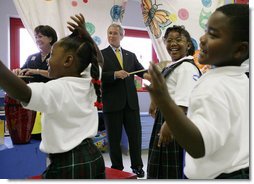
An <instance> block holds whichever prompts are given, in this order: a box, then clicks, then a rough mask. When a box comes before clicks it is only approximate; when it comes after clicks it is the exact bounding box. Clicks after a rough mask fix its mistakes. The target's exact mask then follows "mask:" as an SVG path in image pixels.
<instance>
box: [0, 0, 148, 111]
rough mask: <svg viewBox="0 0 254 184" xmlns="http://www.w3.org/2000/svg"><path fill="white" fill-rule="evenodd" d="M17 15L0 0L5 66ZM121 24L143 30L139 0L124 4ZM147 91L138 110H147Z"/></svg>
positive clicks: (10, 3)
mask: <svg viewBox="0 0 254 184" xmlns="http://www.w3.org/2000/svg"><path fill="white" fill-rule="evenodd" d="M10 17H19V15H18V13H17V11H16V8H15V6H14V3H13V1H12V0H0V20H1V21H0V40H1V41H0V59H1V60H2V61H3V62H4V64H5V65H6V66H8V67H9V65H10V48H9V47H10V44H9V40H10V38H9V29H10V26H9V18H10ZM123 26H124V27H126V28H133V29H140V30H145V26H144V23H143V17H142V13H141V9H140V2H139V0H129V1H128V3H127V5H126V10H125V16H124V18H123ZM149 101H150V98H149V95H148V93H147V92H141V93H139V103H140V111H141V112H147V111H148V108H149Z"/></svg>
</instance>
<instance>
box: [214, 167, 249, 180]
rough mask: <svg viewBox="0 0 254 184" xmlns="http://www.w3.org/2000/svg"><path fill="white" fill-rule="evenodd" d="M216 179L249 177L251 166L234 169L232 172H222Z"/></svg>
mask: <svg viewBox="0 0 254 184" xmlns="http://www.w3.org/2000/svg"><path fill="white" fill-rule="evenodd" d="M215 179H249V167H247V168H244V169H240V170H237V171H234V172H232V173H222V174H220V175H219V176H217V177H216V178H215Z"/></svg>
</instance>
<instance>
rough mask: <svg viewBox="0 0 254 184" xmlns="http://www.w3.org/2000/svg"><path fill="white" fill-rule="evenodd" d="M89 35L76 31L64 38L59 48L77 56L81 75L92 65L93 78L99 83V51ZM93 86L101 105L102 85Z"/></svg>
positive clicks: (95, 84)
mask: <svg viewBox="0 0 254 184" xmlns="http://www.w3.org/2000/svg"><path fill="white" fill-rule="evenodd" d="M87 34H89V33H86V34H85V33H82V31H78V30H77V29H76V30H74V32H73V33H72V34H71V35H70V36H68V37H65V38H62V39H61V40H60V42H59V46H61V47H62V48H64V50H65V51H66V52H67V51H71V52H73V53H74V54H75V57H76V59H77V61H78V64H79V68H78V72H79V73H82V72H83V71H84V70H85V69H86V68H87V67H88V65H89V64H90V63H91V70H90V73H91V77H92V78H93V79H94V80H96V81H99V78H100V69H99V64H98V58H97V51H96V48H95V46H94V42H93V41H92V38H91V37H88V36H87ZM93 85H94V89H95V92H96V95H97V102H99V103H101V85H100V83H99V82H98V83H93Z"/></svg>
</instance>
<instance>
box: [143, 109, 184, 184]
mask: <svg viewBox="0 0 254 184" xmlns="http://www.w3.org/2000/svg"><path fill="white" fill-rule="evenodd" d="M163 122H164V118H163V116H162V114H161V113H160V111H158V110H157V112H156V116H155V121H154V126H153V130H152V135H151V139H150V144H149V152H148V163H147V179H183V176H184V175H183V164H184V162H183V160H184V150H183V149H182V148H181V146H180V145H179V144H178V143H177V142H176V141H175V140H173V141H172V142H170V143H169V145H167V146H161V147H158V146H157V145H158V141H159V136H158V133H159V132H160V129H161V126H162V124H163Z"/></svg>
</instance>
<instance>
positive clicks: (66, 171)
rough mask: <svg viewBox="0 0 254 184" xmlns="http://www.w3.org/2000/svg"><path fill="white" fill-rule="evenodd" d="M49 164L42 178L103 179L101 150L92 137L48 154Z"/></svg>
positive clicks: (103, 169) (103, 166) (103, 165)
mask: <svg viewBox="0 0 254 184" xmlns="http://www.w3.org/2000/svg"><path fill="white" fill-rule="evenodd" d="M49 159H50V165H49V166H48V167H47V169H46V171H45V172H44V173H43V178H44V179H104V178H105V164H104V159H103V156H102V154H101V152H100V151H99V150H98V148H97V147H96V146H95V145H94V143H93V141H92V139H90V138H88V139H85V140H84V141H82V142H81V143H80V144H79V145H78V146H77V147H75V148H74V149H72V150H70V151H68V152H64V153H57V154H49Z"/></svg>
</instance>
